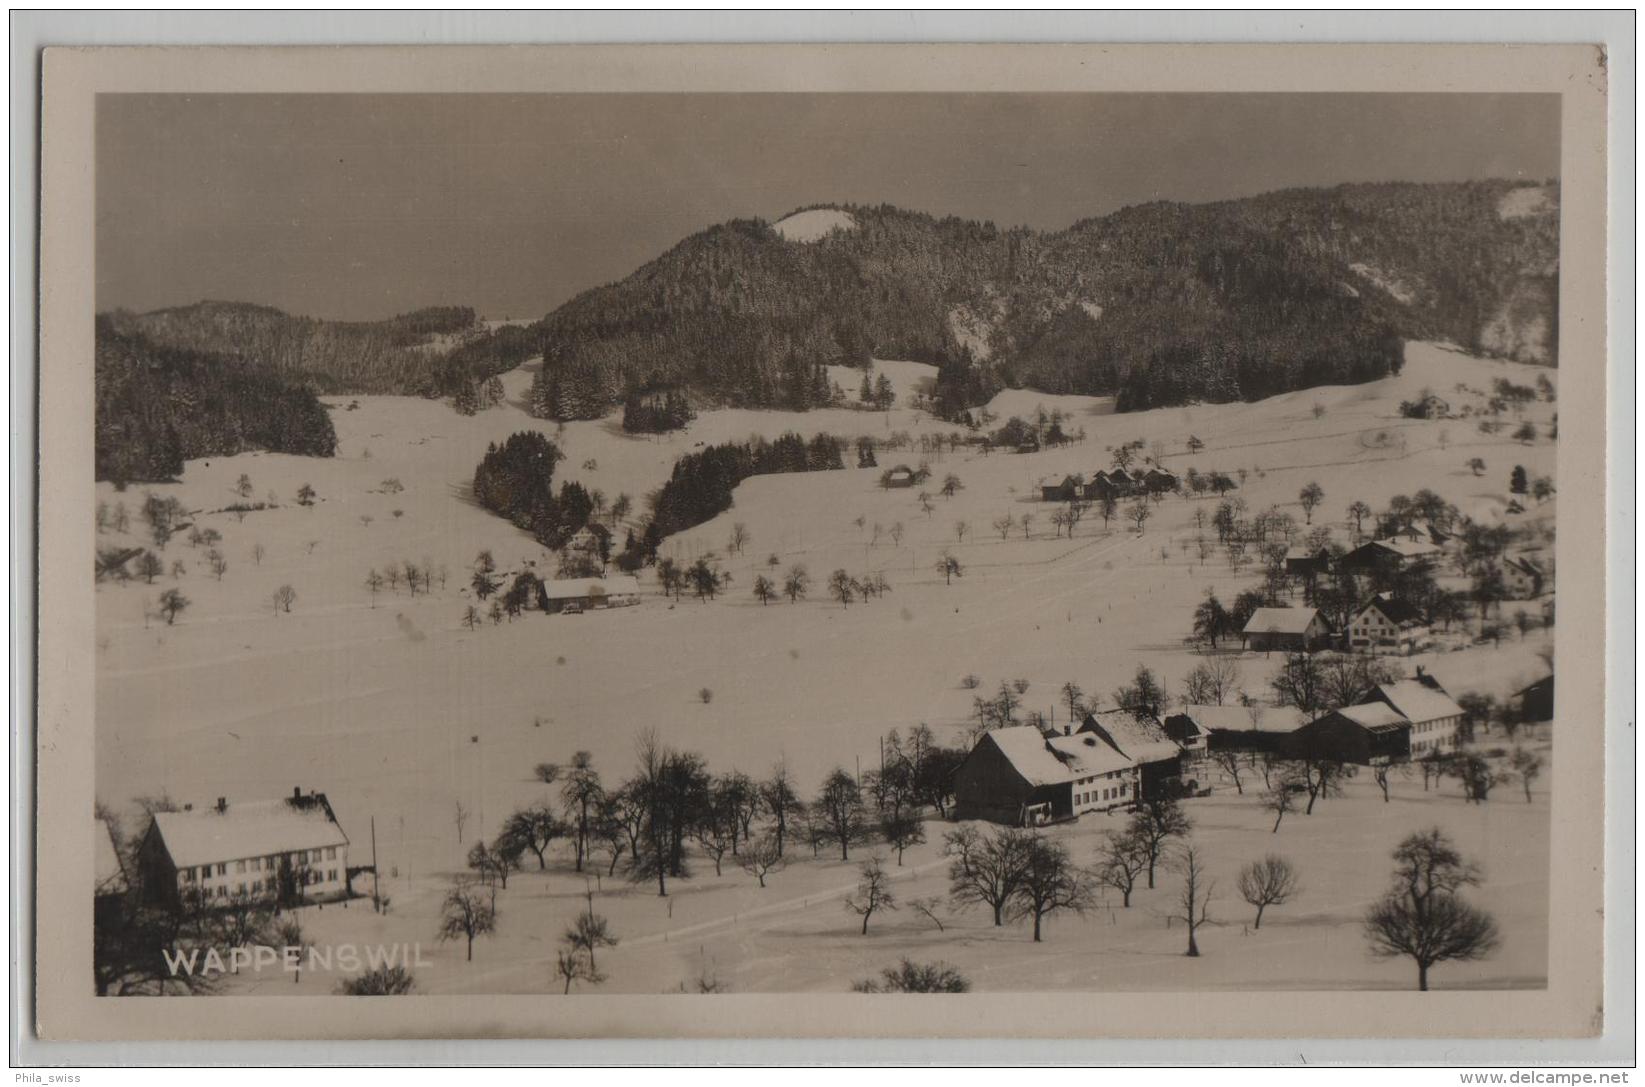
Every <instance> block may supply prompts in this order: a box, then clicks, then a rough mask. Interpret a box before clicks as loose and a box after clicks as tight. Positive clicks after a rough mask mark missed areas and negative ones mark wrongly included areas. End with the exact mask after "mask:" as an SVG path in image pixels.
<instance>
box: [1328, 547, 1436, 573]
mask: <svg viewBox="0 0 1645 1087" xmlns="http://www.w3.org/2000/svg"><path fill="white" fill-rule="evenodd" d="M1441 554H1443V552H1442V551H1441V550H1440V549H1439V548H1438V547H1436V546H1434V545H1433V544H1431V543H1428V542H1426V541H1423V540H1400V539H1386V540H1371V541H1369V542H1367V543H1363V544H1360V545H1359V546H1358V547H1356V548H1354V549H1353V550H1352V551H1350V552H1348V553H1347V554H1345V555H1343V556H1342V558H1340V559H1338V560H1337V565H1338V567H1340V568H1341V569H1343V570H1348V571H1351V572H1353V573H1367V574H1368V573H1373V572H1375V571H1379V570H1380V571H1384V572H1394V571H1398V570H1404V569H1406V568H1408V567H1411V566H1414V565H1416V564H1417V563H1420V562H1433V561H1434V560H1435V559H1437V558H1439V556H1440V555H1441Z"/></svg>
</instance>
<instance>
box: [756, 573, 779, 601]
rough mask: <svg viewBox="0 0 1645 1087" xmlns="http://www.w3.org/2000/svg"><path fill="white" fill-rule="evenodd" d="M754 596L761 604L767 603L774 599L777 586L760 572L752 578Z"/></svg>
mask: <svg viewBox="0 0 1645 1087" xmlns="http://www.w3.org/2000/svg"><path fill="white" fill-rule="evenodd" d="M754 596H755V598H756V599H757V600H759V602H760V603H761V605H765V604H769V603H771V601H772V600H774V599H776V596H777V586H776V585H774V584H773V583H772V581H771V579H770V578H768V577H766V576H765V575H764V574H760V575H758V576H757V577H755V578H754Z"/></svg>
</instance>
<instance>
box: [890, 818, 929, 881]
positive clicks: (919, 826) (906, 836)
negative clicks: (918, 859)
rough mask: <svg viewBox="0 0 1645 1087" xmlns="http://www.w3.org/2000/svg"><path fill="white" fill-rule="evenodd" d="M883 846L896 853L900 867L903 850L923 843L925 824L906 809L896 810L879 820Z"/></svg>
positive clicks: (899, 866)
mask: <svg viewBox="0 0 1645 1087" xmlns="http://www.w3.org/2000/svg"><path fill="white" fill-rule="evenodd" d="M880 834H881V835H882V836H883V837H884V838H885V844H886V845H888V846H890V847H891V848H892V849H895V850H896V851H897V867H898V868H901V867H902V855H903V850H905V849H907V848H908V847H909V846H914V845H919V844H920V843H921V842H923V841H925V822H924V820H922V819H920V818H919V817H917V816H916V815H915V814H914V813H913V812H912V811H910V810H909V809H907V808H901V807H899V808H897V809H896V810H895V811H891V812H888V813H886V815H885V816H884V817H883V818H882V819H881V820H880Z"/></svg>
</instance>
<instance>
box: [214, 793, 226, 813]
mask: <svg viewBox="0 0 1645 1087" xmlns="http://www.w3.org/2000/svg"><path fill="white" fill-rule="evenodd" d="M226 811H228V797H226V796H220V797H218V798H217V814H218V815H222V814H223V813H224V812H226Z"/></svg>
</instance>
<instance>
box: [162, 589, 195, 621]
mask: <svg viewBox="0 0 1645 1087" xmlns="http://www.w3.org/2000/svg"><path fill="white" fill-rule="evenodd" d="M190 603H191V601H190V600H189V598H188V597H186V596H184V595H183V594H182V593H180V592H178V591H177V590H176V589H167V590H166V591H165V592H163V593H161V594H160V614H161V615H163V616H165V617H166V626H168V627H169V626H171V625H172V624H174V623H175V622H176V621H177V617H178V616H179V615H181V614H183V610H184V609H185V608H187V607H188V606H189V604H190Z"/></svg>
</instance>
